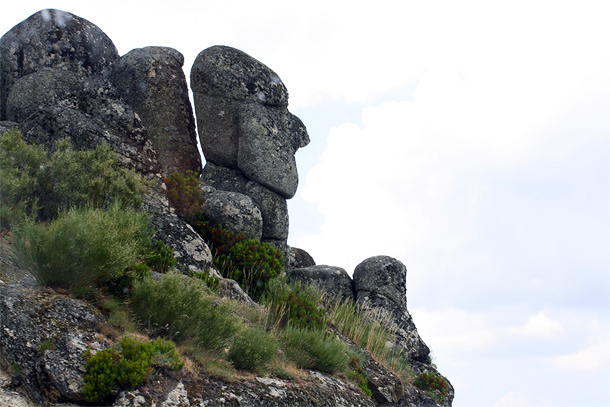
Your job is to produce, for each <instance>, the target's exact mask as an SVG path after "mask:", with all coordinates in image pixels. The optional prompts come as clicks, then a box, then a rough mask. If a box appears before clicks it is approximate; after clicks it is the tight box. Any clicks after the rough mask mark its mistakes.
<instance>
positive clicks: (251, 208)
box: [201, 189, 263, 240]
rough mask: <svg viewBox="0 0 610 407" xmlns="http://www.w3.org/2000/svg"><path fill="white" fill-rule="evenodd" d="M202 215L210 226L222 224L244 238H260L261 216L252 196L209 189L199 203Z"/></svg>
mask: <svg viewBox="0 0 610 407" xmlns="http://www.w3.org/2000/svg"><path fill="white" fill-rule="evenodd" d="M201 212H202V214H203V216H205V218H206V219H207V220H208V221H209V222H210V224H211V225H212V226H222V227H223V228H224V229H226V230H229V231H231V232H233V233H236V234H243V235H244V237H245V238H246V239H257V240H260V239H261V237H262V234H263V217H262V215H261V211H260V210H259V209H258V206H256V204H255V203H254V201H253V200H252V198H250V197H249V196H247V195H244V194H240V193H237V192H229V191H217V190H213V189H210V190H208V192H206V194H205V202H204V203H203V204H202V205H201Z"/></svg>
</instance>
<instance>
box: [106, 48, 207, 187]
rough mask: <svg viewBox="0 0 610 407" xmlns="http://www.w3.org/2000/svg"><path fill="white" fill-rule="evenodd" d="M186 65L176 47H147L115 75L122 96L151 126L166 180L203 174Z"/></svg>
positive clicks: (118, 64)
mask: <svg viewBox="0 0 610 407" xmlns="http://www.w3.org/2000/svg"><path fill="white" fill-rule="evenodd" d="M183 64H184V57H183V56H182V54H181V53H180V52H178V51H176V50H175V49H173V48H167V47H145V48H137V49H134V50H132V51H130V52H129V53H127V54H125V55H123V56H122V57H121V58H120V59H119V60H118V61H117V62H115V63H114V65H113V66H112V69H111V71H110V81H111V82H112V84H113V85H114V86H115V87H116V89H117V92H118V93H119V95H120V96H121V98H122V99H123V100H124V101H125V102H127V104H128V105H129V106H131V107H132V108H133V110H134V111H135V112H136V113H137V114H138V116H139V117H140V119H141V120H142V123H143V124H144V126H145V127H146V130H147V132H148V136H149V137H150V140H151V142H152V144H153V146H154V148H155V151H156V152H157V159H158V160H159V163H160V164H161V171H162V173H163V175H164V176H169V175H170V174H171V173H173V172H180V173H182V174H184V173H186V171H194V172H195V173H197V174H200V173H201V169H202V163H201V157H200V155H199V149H198V147H197V144H198V141H197V132H196V130H195V118H194V116H193V108H192V106H191V102H190V100H189V96H188V88H187V84H186V78H185V76H184V71H183V70H182V66H183Z"/></svg>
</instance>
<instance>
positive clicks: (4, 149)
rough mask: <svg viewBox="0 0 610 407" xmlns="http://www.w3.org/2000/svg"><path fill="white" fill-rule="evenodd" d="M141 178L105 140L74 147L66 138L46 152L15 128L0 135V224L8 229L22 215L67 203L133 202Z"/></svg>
mask: <svg viewBox="0 0 610 407" xmlns="http://www.w3.org/2000/svg"><path fill="white" fill-rule="evenodd" d="M145 190H146V184H145V182H144V181H143V180H142V177H141V176H140V175H139V174H138V173H137V172H135V171H133V170H127V169H125V168H122V167H120V166H119V160H118V158H117V155H116V153H115V152H114V151H112V149H111V148H110V147H109V146H108V145H107V144H101V145H99V146H97V147H96V148H95V149H93V150H83V151H74V150H73V148H72V145H71V143H70V140H69V139H63V140H59V141H57V143H56V144H55V151H54V152H53V153H52V154H51V155H50V157H48V156H47V153H46V151H45V150H44V149H43V148H42V147H40V146H33V145H30V144H28V143H27V142H26V141H25V140H23V136H22V135H21V134H20V133H19V132H16V131H9V132H6V133H4V134H2V135H1V136H0V191H2V194H0V195H1V197H0V226H1V227H2V228H4V229H9V228H10V225H11V224H15V223H18V222H19V221H21V220H22V219H23V218H24V217H31V218H33V219H35V220H39V221H48V220H53V219H55V218H56V217H57V216H58V214H59V213H60V212H62V211H67V210H69V209H71V208H84V207H92V208H106V207H108V206H109V205H112V204H114V203H118V204H119V205H120V206H122V207H131V208H139V207H140V206H141V204H142V201H143V196H144V192H145Z"/></svg>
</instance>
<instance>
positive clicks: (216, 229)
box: [192, 218, 246, 270]
mask: <svg viewBox="0 0 610 407" xmlns="http://www.w3.org/2000/svg"><path fill="white" fill-rule="evenodd" d="M192 226H193V228H195V230H196V231H197V233H199V235H200V236H201V238H202V239H203V240H205V242H206V243H207V245H208V246H209V248H210V250H211V251H212V254H213V255H214V265H215V266H216V268H217V269H219V270H220V269H222V268H224V267H223V264H222V263H221V262H220V261H218V260H220V258H221V257H222V256H228V255H229V250H230V249H231V247H233V246H234V245H235V244H237V243H239V242H241V241H243V240H245V239H246V237H245V236H244V235H243V234H240V233H233V232H231V231H228V230H225V229H223V228H222V226H212V225H210V222H208V221H203V220H201V219H200V218H197V219H195V220H194V221H193V223H192ZM217 259H218V260H217Z"/></svg>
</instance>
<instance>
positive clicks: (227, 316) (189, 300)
mask: <svg viewBox="0 0 610 407" xmlns="http://www.w3.org/2000/svg"><path fill="white" fill-rule="evenodd" d="M132 306H133V309H134V311H135V313H136V316H137V317H138V318H140V320H142V321H144V322H147V323H148V324H149V325H151V326H152V325H154V326H158V327H167V330H168V331H167V335H169V337H170V338H172V339H175V340H177V341H180V342H183V341H193V342H195V343H199V344H202V345H203V346H204V347H205V348H207V349H220V348H223V347H225V346H227V345H228V344H229V342H230V340H231V338H232V337H233V336H234V335H235V333H237V332H238V330H239V321H238V320H237V317H235V316H234V315H233V314H232V313H231V310H230V309H229V308H228V306H227V305H226V303H223V302H219V301H218V299H217V298H216V297H215V296H214V295H213V294H212V293H211V290H210V289H209V288H208V287H207V286H206V285H205V283H204V282H203V281H201V280H199V279H194V278H189V277H187V276H183V275H178V274H171V273H170V274H167V275H166V276H165V277H164V278H162V279H161V280H160V281H156V280H154V279H152V278H146V279H144V280H142V281H136V282H135V283H134V287H133V296H132Z"/></svg>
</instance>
